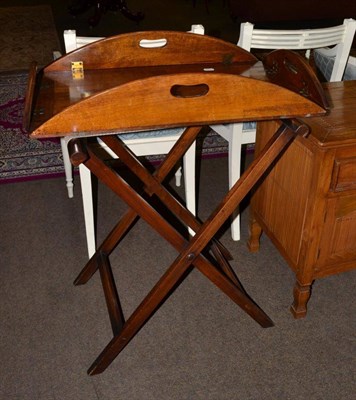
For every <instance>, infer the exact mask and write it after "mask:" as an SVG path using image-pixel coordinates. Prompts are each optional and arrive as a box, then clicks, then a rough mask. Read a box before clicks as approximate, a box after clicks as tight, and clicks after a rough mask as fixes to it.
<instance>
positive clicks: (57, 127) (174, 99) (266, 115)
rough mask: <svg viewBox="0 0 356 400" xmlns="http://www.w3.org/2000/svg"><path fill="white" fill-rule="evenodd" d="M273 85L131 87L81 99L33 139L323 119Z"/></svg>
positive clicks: (185, 78) (231, 80) (219, 80)
mask: <svg viewBox="0 0 356 400" xmlns="http://www.w3.org/2000/svg"><path fill="white" fill-rule="evenodd" d="M323 114H325V109H324V108H323V107H322V106H320V105H319V104H316V103H315V102H313V101H311V100H310V99H308V98H306V97H303V96H302V95H301V94H299V93H295V92H292V91H291V90H289V89H286V88H284V87H281V86H278V85H276V84H274V83H270V82H265V81H261V80H257V79H251V78H245V77H241V76H237V75H230V74H219V73H214V74H206V73H183V74H174V75H162V76H156V77H151V78H146V79H141V80H136V81H132V82H129V83H126V84H123V85H120V86H117V87H114V88H112V89H109V90H106V91H103V92H100V93H98V94H96V95H93V96H91V97H88V98H85V99H83V100H81V101H79V102H78V103H76V104H74V105H72V106H69V107H67V108H65V109H64V110H63V111H62V112H60V113H58V114H56V115H54V116H53V117H52V118H51V119H49V120H48V121H46V122H45V123H43V124H42V125H41V126H39V127H38V128H37V129H35V130H34V131H33V132H32V134H31V136H32V137H36V138H41V137H42V138H45V137H55V136H75V135H76V134H81V135H83V133H84V134H85V135H88V136H90V135H93V136H97V135H103V134H110V133H113V132H128V131H141V130H150V129H160V128H163V127H176V126H193V125H212V124H216V123H227V122H239V121H258V120H270V119H280V118H294V117H308V116H313V115H323Z"/></svg>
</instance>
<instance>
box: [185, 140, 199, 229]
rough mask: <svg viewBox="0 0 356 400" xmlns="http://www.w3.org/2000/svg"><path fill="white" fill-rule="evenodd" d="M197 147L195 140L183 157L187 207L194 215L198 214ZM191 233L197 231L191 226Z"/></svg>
mask: <svg viewBox="0 0 356 400" xmlns="http://www.w3.org/2000/svg"><path fill="white" fill-rule="evenodd" d="M195 149H196V142H195V141H194V142H193V144H192V145H191V146H190V147H189V149H188V151H187V152H186V153H185V155H184V157H183V169H184V186H185V202H186V206H187V209H188V210H189V211H190V212H191V213H192V214H193V215H196V194H195ZM189 234H190V235H192V236H194V234H195V232H194V231H193V230H192V229H190V228H189Z"/></svg>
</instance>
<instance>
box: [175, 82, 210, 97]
mask: <svg viewBox="0 0 356 400" xmlns="http://www.w3.org/2000/svg"><path fill="white" fill-rule="evenodd" d="M208 92H209V86H208V85H207V84H206V83H200V84H198V85H173V86H172V87H171V94H172V96H174V97H183V98H188V97H201V96H205V95H206V94H207V93H208Z"/></svg>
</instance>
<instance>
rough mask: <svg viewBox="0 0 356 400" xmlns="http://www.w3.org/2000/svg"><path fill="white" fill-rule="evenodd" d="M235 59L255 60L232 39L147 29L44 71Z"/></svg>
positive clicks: (62, 60) (76, 52) (93, 45)
mask: <svg viewBox="0 0 356 400" xmlns="http://www.w3.org/2000/svg"><path fill="white" fill-rule="evenodd" d="M79 61H80V62H82V63H83V66H84V71H85V70H86V69H106V68H129V67H144V66H147V67H149V66H160V65H180V64H204V63H207V64H208V63H223V64H231V63H235V62H239V63H248V64H254V63H256V62H257V59H256V57H255V56H253V55H252V54H251V53H249V52H248V51H246V50H244V49H242V48H240V47H238V46H236V45H235V44H233V43H229V42H226V41H223V40H221V39H217V38H214V37H211V36H207V35H197V34H194V33H187V32H175V31H147V32H145V31H144V32H134V33H128V34H121V35H117V36H112V37H108V38H105V39H102V40H99V41H96V42H93V43H90V44H88V45H85V46H83V47H80V48H78V49H76V50H74V51H72V52H70V53H68V54H66V55H64V56H63V57H61V58H59V59H57V60H55V61H54V62H53V63H51V64H49V65H48V66H47V67H46V68H45V70H44V72H45V73H47V72H53V71H70V70H71V63H72V62H79Z"/></svg>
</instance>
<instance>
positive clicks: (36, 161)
mask: <svg viewBox="0 0 356 400" xmlns="http://www.w3.org/2000/svg"><path fill="white" fill-rule="evenodd" d="M26 86H27V74H26V73H1V74H0V183H6V182H13V181H18V180H27V179H38V178H48V177H53V176H58V175H62V174H63V171H64V168H63V159H62V151H61V147H60V143H59V141H58V140H56V141H53V140H34V139H30V138H29V137H28V135H27V133H26V132H24V130H23V129H22V116H23V108H24V97H25V93H26Z"/></svg>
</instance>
